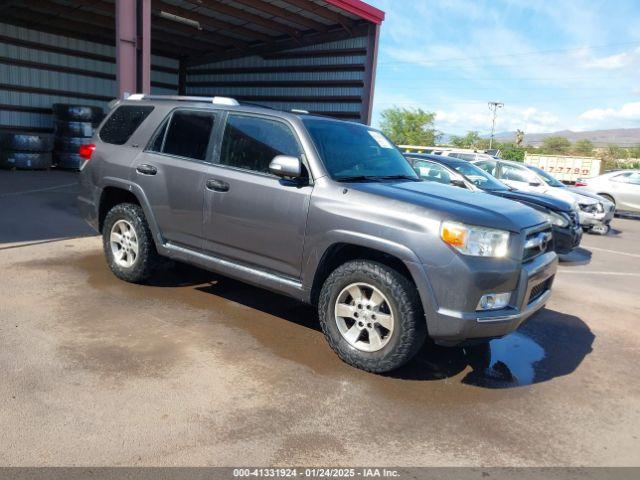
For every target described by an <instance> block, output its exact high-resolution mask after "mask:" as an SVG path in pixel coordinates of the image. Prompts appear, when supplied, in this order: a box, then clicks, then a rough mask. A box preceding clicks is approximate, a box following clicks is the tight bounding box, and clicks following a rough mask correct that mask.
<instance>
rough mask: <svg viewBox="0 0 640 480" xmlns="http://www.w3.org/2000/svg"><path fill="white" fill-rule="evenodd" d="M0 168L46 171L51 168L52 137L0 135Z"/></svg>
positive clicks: (14, 134)
mask: <svg viewBox="0 0 640 480" xmlns="http://www.w3.org/2000/svg"><path fill="white" fill-rule="evenodd" d="M0 146H1V147H2V148H0V168H4V169H14V168H15V169H19V170H46V169H48V168H50V167H51V150H53V137H52V136H51V135H49V134H46V133H27V132H25V133H20V132H7V133H3V134H2V135H0Z"/></svg>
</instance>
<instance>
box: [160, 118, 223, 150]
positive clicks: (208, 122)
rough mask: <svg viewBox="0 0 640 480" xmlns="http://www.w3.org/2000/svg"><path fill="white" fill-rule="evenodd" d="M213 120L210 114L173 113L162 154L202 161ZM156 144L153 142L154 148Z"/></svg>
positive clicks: (207, 145)
mask: <svg viewBox="0 0 640 480" xmlns="http://www.w3.org/2000/svg"><path fill="white" fill-rule="evenodd" d="M214 120H215V114H214V113H212V112H196V111H187V110H184V111H180V110H178V111H175V112H173V115H172V116H171V120H170V121H169V125H168V127H167V132H166V134H165V138H164V146H163V147H162V153H166V154H168V155H177V156H178V157H186V158H193V159H195V160H204V159H205V158H206V156H207V148H208V147H209V139H210V138H211V130H212V129H213V124H214ZM157 143H158V142H157V141H156V142H154V145H153V146H154V147H155V146H156V144H157Z"/></svg>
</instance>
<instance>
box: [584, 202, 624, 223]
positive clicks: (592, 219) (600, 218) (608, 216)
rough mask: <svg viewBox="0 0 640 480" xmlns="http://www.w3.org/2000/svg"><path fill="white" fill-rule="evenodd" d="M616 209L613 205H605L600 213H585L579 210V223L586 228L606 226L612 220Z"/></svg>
mask: <svg viewBox="0 0 640 480" xmlns="http://www.w3.org/2000/svg"><path fill="white" fill-rule="evenodd" d="M615 211H616V207H615V205H613V204H612V206H611V207H605V211H604V212H601V213H587V212H583V211H580V224H581V225H582V226H583V227H586V228H587V229H589V228H591V227H598V226H606V225H609V224H610V223H611V220H613V215H614V213H615Z"/></svg>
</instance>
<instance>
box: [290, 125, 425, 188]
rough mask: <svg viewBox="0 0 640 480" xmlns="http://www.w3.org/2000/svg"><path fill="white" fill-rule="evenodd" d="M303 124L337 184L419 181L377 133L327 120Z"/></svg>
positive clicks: (389, 144)
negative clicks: (363, 181) (402, 180)
mask: <svg viewBox="0 0 640 480" xmlns="http://www.w3.org/2000/svg"><path fill="white" fill-rule="evenodd" d="M302 122H303V123H304V126H305V127H306V129H307V131H308V132H309V135H310V136H311V139H312V140H313V143H314V145H315V147H316V149H317V150H318V153H319V154H320V157H321V159H322V161H323V163H324V166H325V168H326V169H327V171H328V172H329V175H330V176H331V177H332V178H334V179H335V180H365V181H366V180H372V181H376V180H382V179H385V178H388V179H398V178H399V179H408V180H416V181H419V180H420V179H419V178H418V176H417V174H416V172H415V171H414V170H413V168H411V165H410V164H409V162H408V161H407V160H406V159H405V158H404V156H403V155H402V154H401V153H400V151H399V150H398V149H397V148H396V147H395V145H394V144H393V143H391V141H390V140H388V139H387V137H385V136H384V135H383V134H382V133H380V132H379V131H377V130H374V129H372V128H369V127H367V126H365V125H360V124H357V123H348V122H340V121H336V120H331V119H324V118H311V117H306V118H302Z"/></svg>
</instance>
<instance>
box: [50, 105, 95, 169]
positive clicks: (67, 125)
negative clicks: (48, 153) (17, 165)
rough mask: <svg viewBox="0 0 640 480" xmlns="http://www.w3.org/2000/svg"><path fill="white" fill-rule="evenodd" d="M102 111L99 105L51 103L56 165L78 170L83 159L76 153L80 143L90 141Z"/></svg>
mask: <svg viewBox="0 0 640 480" xmlns="http://www.w3.org/2000/svg"><path fill="white" fill-rule="evenodd" d="M103 116H104V113H103V111H102V108H100V107H91V106H86V105H68V104H65V103H55V104H54V105H53V118H54V122H55V124H54V132H55V150H54V152H53V158H54V162H55V164H56V166H57V167H58V168H62V169H65V170H78V169H80V166H81V165H82V163H83V162H84V159H83V158H82V157H80V155H79V154H78V150H79V149H80V146H81V145H84V144H87V143H91V142H90V141H89V139H90V138H91V137H92V136H93V133H94V132H95V129H96V127H97V126H98V124H99V123H100V120H102V117H103Z"/></svg>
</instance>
